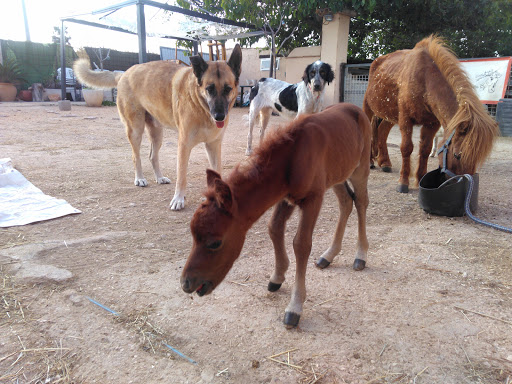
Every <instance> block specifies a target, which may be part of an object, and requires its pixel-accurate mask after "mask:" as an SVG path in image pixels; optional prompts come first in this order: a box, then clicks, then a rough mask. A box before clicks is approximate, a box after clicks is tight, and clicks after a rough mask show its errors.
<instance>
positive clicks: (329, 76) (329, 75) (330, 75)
mask: <svg viewBox="0 0 512 384" xmlns="http://www.w3.org/2000/svg"><path fill="white" fill-rule="evenodd" d="M324 65H325V69H326V70H327V71H326V72H327V78H326V79H325V81H327V85H329V84H330V83H332V81H333V80H334V72H333V71H332V67H331V66H330V65H329V64H327V63H324Z"/></svg>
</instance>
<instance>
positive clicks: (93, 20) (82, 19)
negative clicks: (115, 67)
mask: <svg viewBox="0 0 512 384" xmlns="http://www.w3.org/2000/svg"><path fill="white" fill-rule="evenodd" d="M134 5H135V6H136V24H135V27H134V28H132V29H130V28H127V27H120V26H118V25H115V24H116V23H115V22H110V23H105V22H104V21H105V19H106V18H107V17H108V16H109V15H111V14H113V13H115V12H117V11H119V10H121V9H124V8H126V7H130V6H134ZM145 6H149V7H154V8H157V9H160V10H165V11H169V12H176V13H179V14H181V15H185V16H187V17H188V18H190V19H191V20H194V21H191V22H190V23H188V24H187V26H186V28H187V30H186V32H184V33H178V34H175V35H172V36H171V35H169V34H167V33H165V32H164V33H162V32H159V33H156V34H155V35H157V36H158V37H160V38H166V39H174V40H188V41H192V43H193V52H194V54H197V53H198V43H199V42H201V41H207V40H228V39H233V38H243V37H251V36H260V35H263V34H264V33H265V32H263V31H262V30H257V27H256V26H255V25H253V24H248V23H244V22H238V21H233V20H228V19H224V18H220V17H217V16H214V15H211V14H207V13H200V12H197V11H193V10H188V9H185V8H180V7H176V6H173V5H168V4H164V3H159V2H156V1H152V0H127V1H123V2H121V3H118V4H114V5H111V6H109V7H106V8H102V9H99V10H96V11H92V12H91V13H90V14H86V15H84V14H82V15H75V16H67V17H64V18H62V19H61V23H62V25H61V35H60V50H61V68H66V57H65V54H64V47H65V35H64V31H65V28H64V24H65V23H77V24H82V25H86V26H90V27H95V28H103V29H108V30H111V31H116V32H123V33H128V34H131V35H137V36H138V41H139V63H145V62H146V61H147V51H146V37H147V30H146V17H145V14H144V7H145ZM198 20H204V22H203V23H200V22H198ZM99 21H103V23H102V22H99ZM191 23H195V24H191ZM210 24H216V25H219V26H222V27H226V26H228V27H231V28H237V30H236V31H234V32H231V33H224V34H220V35H219V34H215V35H212V34H208V33H207V32H208V31H207V30H206V29H207V28H206V27H205V25H210ZM194 28H196V29H195V30H194ZM241 29H246V30H248V31H241ZM60 80H61V91H62V96H61V97H62V99H63V100H64V99H65V97H66V71H65V70H61V79H60Z"/></svg>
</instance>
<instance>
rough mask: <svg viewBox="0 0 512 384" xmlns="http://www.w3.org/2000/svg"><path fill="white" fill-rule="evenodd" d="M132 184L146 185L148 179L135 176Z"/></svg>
mask: <svg viewBox="0 0 512 384" xmlns="http://www.w3.org/2000/svg"><path fill="white" fill-rule="evenodd" d="M134 184H135V185H136V186H137V187H147V186H148V181H147V180H146V179H145V178H141V179H137V178H136V179H135V182H134Z"/></svg>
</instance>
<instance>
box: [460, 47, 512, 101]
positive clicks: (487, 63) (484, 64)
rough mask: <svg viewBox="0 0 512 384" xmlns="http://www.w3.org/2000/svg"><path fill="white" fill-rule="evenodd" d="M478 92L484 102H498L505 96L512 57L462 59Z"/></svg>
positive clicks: (463, 65) (464, 67)
mask: <svg viewBox="0 0 512 384" xmlns="http://www.w3.org/2000/svg"><path fill="white" fill-rule="evenodd" d="M460 62H461V64H462V67H463V69H464V70H465V71H466V73H467V75H468V77H469V80H470V81H471V84H473V86H474V87H475V91H476V94H477V95H478V98H479V99H480V101H482V103H484V104H497V103H498V101H499V100H500V99H503V98H504V97H505V91H506V89H507V84H508V81H509V77H510V66H511V63H512V57H497V58H489V59H470V60H461V61H460Z"/></svg>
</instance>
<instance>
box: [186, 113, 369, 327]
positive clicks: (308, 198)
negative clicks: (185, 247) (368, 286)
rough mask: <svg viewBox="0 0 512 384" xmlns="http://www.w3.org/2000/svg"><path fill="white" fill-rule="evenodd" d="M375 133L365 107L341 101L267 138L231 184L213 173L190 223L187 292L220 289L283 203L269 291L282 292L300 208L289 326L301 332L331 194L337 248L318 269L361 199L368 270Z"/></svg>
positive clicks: (359, 257)
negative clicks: (264, 218) (288, 234)
mask: <svg viewBox="0 0 512 384" xmlns="http://www.w3.org/2000/svg"><path fill="white" fill-rule="evenodd" d="M370 135H371V132H370V122H369V120H368V118H367V117H366V116H365V114H364V112H363V111H362V110H361V109H360V108H358V107H356V106H355V105H351V104H337V105H334V106H331V107H329V108H327V109H326V110H325V111H323V112H321V113H317V114H314V115H305V116H304V117H300V118H298V119H297V120H294V121H293V122H292V123H291V124H290V125H289V126H287V127H286V128H283V129H280V130H277V131H276V132H274V133H273V134H272V135H268V136H267V137H265V139H264V141H263V143H262V144H261V145H260V146H259V147H258V149H257V150H256V151H255V153H254V154H253V155H251V156H250V157H249V158H248V160H247V162H245V163H241V164H239V165H238V166H237V167H236V168H235V169H234V170H233V171H232V173H231V174H230V175H229V176H228V178H227V179H226V180H222V179H221V177H220V175H219V174H218V173H216V172H215V171H212V170H208V171H207V183H208V191H207V192H206V201H205V202H203V203H202V204H201V206H200V207H199V208H198V209H197V211H196V212H195V214H194V216H193V218H192V221H191V223H190V228H191V231H192V236H193V246H192V250H191V252H190V256H189V257H188V260H187V263H186V265H185V268H184V269H183V274H182V276H181V286H182V288H183V290H184V291H185V292H187V293H192V292H197V293H198V295H199V296H203V295H205V294H209V293H210V292H212V291H213V289H215V287H217V286H218V285H219V284H220V282H221V281H222V280H223V279H224V277H225V276H226V274H227V273H228V272H229V270H230V269H231V267H232V266H233V263H234V262H235V260H236V259H237V258H238V256H239V255H240V252H241V250H242V246H243V244H244V241H245V236H246V233H247V231H248V230H249V228H251V226H252V225H253V224H254V223H255V222H256V220H258V219H259V218H260V217H261V215H263V214H264V213H265V211H267V210H268V209H269V208H270V207H272V206H273V205H275V204H276V203H277V205H276V207H275V209H274V212H273V216H272V219H271V221H270V223H269V234H270V238H271V240H272V243H273V245H274V250H275V260H276V264H275V270H274V274H273V275H272V277H271V278H270V282H269V284H268V290H269V291H271V292H274V291H277V290H278V289H279V288H280V287H281V284H282V283H283V282H284V280H285V273H286V270H287V269H288V265H289V260H288V256H287V254H286V249H285V242H284V232H285V226H286V221H287V220H288V219H289V218H290V216H291V214H292V212H293V210H294V208H295V206H296V205H297V206H299V208H300V209H301V215H300V222H299V226H298V229H297V234H296V235H295V238H294V240H293V250H294V252H295V258H296V261H297V266H296V274H295V285H294V287H293V292H292V298H291V301H290V304H289V305H288V307H287V308H286V312H285V317H284V323H285V324H286V326H287V327H295V326H296V325H297V324H298V322H299V318H300V315H301V313H302V306H303V303H304V300H305V299H306V281H305V278H306V266H307V261H308V257H309V254H310V252H311V246H312V235H313V229H314V227H315V223H316V220H317V218H318V214H319V212H320V208H321V205H322V200H323V196H324V193H325V191H326V190H327V189H328V188H330V187H332V188H333V189H334V192H335V193H336V196H337V198H338V200H339V207H340V218H339V221H338V226H337V228H336V232H335V235H334V239H333V242H332V245H331V246H330V248H329V249H328V250H327V251H326V252H325V253H324V254H323V255H322V257H321V258H320V259H319V260H318V261H317V265H318V266H319V267H320V268H324V267H326V266H327V265H329V263H330V262H331V261H332V260H333V258H334V257H335V256H336V255H337V254H338V253H339V252H340V250H341V241H342V238H343V233H344V231H345V226H346V223H347V220H348V217H349V215H350V212H351V211H352V205H353V202H355V206H356V209H357V216H358V241H357V251H356V259H355V261H354V269H356V270H362V269H364V267H365V263H366V261H365V260H366V255H367V252H368V240H367V237H366V209H367V207H368V190H367V183H368V175H369V173H370V164H369V162H368V158H369V157H370V150H371V148H370V146H371V137H370ZM347 180H350V182H351V184H352V186H353V188H354V191H353V192H352V190H351V188H350V187H349V185H348V183H347Z"/></svg>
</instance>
